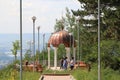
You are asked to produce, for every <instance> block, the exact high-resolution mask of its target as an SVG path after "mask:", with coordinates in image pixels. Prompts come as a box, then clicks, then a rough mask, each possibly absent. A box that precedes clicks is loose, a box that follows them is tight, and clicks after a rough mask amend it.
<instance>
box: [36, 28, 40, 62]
mask: <svg viewBox="0 0 120 80" xmlns="http://www.w3.org/2000/svg"><path fill="white" fill-rule="evenodd" d="M37 29H38V55H39V53H40V46H39V45H40V42H39V36H40V35H39V30H40V26H38V27H37ZM38 60H39V61H40V56H38Z"/></svg>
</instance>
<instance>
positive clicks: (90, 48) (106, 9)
mask: <svg viewBox="0 0 120 80" xmlns="http://www.w3.org/2000/svg"><path fill="white" fill-rule="evenodd" d="M78 1H79V2H80V3H81V7H82V10H80V9H78V10H77V11H74V10H72V12H73V14H74V15H75V16H77V17H79V18H80V21H79V23H80V24H81V25H80V26H83V27H84V30H85V32H86V33H87V35H86V34H83V35H82V37H86V38H84V39H85V40H84V41H85V43H84V45H85V46H83V52H86V51H87V52H89V53H88V54H86V55H84V56H85V57H86V58H87V59H88V60H92V61H95V60H97V55H96V54H97V38H98V37H97V28H98V23H97V21H98V19H97V16H98V0H78ZM100 1H101V2H100V20H101V21H100V22H101V23H100V25H101V26H100V33H101V44H103V43H104V42H106V43H107V44H106V45H104V46H101V57H102V62H103V63H104V65H105V66H107V67H108V66H110V67H111V68H112V69H118V67H119V65H118V64H119V62H120V58H119V56H115V55H119V52H120V50H119V47H120V44H119V40H120V28H119V27H120V5H119V4H120V0H107V1H106V0H100ZM111 40H113V42H115V43H112V41H111ZM85 47H86V48H85ZM103 47H104V48H103ZM85 49H86V50H85ZM114 53H115V55H113V54H114ZM104 61H105V62H104ZM110 62H111V63H110ZM111 64H112V65H113V64H114V65H115V66H112V65H111Z"/></svg>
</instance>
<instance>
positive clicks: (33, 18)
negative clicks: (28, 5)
mask: <svg viewBox="0 0 120 80" xmlns="http://www.w3.org/2000/svg"><path fill="white" fill-rule="evenodd" d="M32 20H33V54H34V56H33V57H34V63H33V72H34V71H35V20H36V17H35V16H33V17H32Z"/></svg>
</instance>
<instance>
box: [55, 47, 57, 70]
mask: <svg viewBox="0 0 120 80" xmlns="http://www.w3.org/2000/svg"><path fill="white" fill-rule="evenodd" d="M54 68H55V69H57V47H54Z"/></svg>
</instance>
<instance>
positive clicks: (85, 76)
mask: <svg viewBox="0 0 120 80" xmlns="http://www.w3.org/2000/svg"><path fill="white" fill-rule="evenodd" d="M50 73H52V74H71V75H73V76H74V78H75V79H76V80H97V67H93V68H92V69H91V71H90V72H88V71H87V70H85V69H76V70H72V71H70V70H65V71H52V70H44V71H43V73H42V74H50ZM40 75H41V73H39V72H29V71H23V80H38V79H39V78H40ZM119 75H120V72H119V71H114V70H111V69H109V68H107V69H103V68H102V69H101V79H102V80H119V79H120V76H119ZM19 79H20V73H19V72H18V71H16V70H14V69H12V68H10V67H9V68H6V69H3V70H0V80H19Z"/></svg>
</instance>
